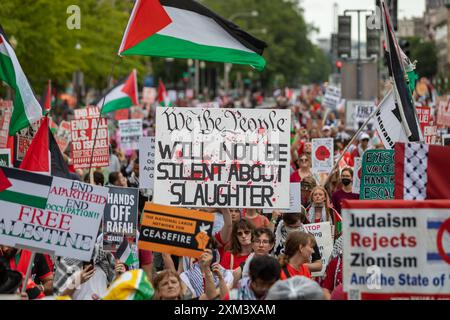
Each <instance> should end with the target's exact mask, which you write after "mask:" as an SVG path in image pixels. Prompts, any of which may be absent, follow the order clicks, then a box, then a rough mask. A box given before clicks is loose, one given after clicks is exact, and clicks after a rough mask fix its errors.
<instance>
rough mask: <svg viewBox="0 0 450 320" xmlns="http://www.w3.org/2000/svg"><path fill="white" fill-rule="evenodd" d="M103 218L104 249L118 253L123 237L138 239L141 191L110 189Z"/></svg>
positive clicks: (134, 189)
mask: <svg viewBox="0 0 450 320" xmlns="http://www.w3.org/2000/svg"><path fill="white" fill-rule="evenodd" d="M108 189H109V192H108V201H107V203H106V205H105V212H104V216H103V249H104V250H108V251H113V252H115V251H117V248H118V247H119V246H120V244H121V243H122V240H123V237H124V236H125V237H127V238H128V240H130V238H132V239H133V238H134V241H133V242H135V240H136V239H135V238H136V233H137V223H138V201H139V189H136V188H120V187H108Z"/></svg>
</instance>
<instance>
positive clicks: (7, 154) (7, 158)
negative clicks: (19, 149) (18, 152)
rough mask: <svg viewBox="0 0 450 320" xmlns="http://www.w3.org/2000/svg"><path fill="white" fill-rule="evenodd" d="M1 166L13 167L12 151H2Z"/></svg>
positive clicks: (0, 152)
mask: <svg viewBox="0 0 450 320" xmlns="http://www.w3.org/2000/svg"><path fill="white" fill-rule="evenodd" d="M0 166H2V167H11V166H12V161H11V149H0Z"/></svg>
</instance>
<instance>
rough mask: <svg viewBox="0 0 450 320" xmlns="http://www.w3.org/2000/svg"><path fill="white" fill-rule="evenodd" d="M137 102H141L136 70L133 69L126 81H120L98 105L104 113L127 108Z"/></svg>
mask: <svg viewBox="0 0 450 320" xmlns="http://www.w3.org/2000/svg"><path fill="white" fill-rule="evenodd" d="M137 104H139V98H138V88H137V76H136V70H133V72H131V74H130V75H129V76H128V78H127V79H126V80H125V81H122V82H120V83H119V84H118V85H116V86H115V87H114V88H112V89H111V90H110V91H109V92H108V93H107V94H106V95H105V96H104V97H103V98H101V99H100V101H99V102H98V103H97V107H98V108H99V109H100V110H101V113H102V114H104V113H108V112H112V111H116V110H120V109H127V108H130V107H131V106H133V105H137ZM102 106H103V108H102Z"/></svg>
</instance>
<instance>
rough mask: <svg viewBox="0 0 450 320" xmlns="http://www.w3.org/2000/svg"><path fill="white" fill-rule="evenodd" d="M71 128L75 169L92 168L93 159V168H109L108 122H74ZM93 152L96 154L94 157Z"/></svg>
mask: <svg viewBox="0 0 450 320" xmlns="http://www.w3.org/2000/svg"><path fill="white" fill-rule="evenodd" d="M97 127H98V131H97V136H96V134H95V131H96V130H97ZM70 128H71V132H72V159H73V165H74V167H75V169H84V168H89V167H91V158H92V167H107V166H108V165H109V142H108V120H107V119H105V118H83V119H78V120H72V121H71V122H70ZM94 140H95V146H94ZM92 152H94V154H93V155H92Z"/></svg>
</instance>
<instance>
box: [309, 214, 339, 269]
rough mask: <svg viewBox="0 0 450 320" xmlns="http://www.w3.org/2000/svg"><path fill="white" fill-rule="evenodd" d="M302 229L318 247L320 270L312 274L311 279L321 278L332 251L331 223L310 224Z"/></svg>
mask: <svg viewBox="0 0 450 320" xmlns="http://www.w3.org/2000/svg"><path fill="white" fill-rule="evenodd" d="M303 227H304V228H305V230H306V231H307V232H309V233H312V234H313V235H314V238H316V242H317V246H318V247H319V251H320V255H321V257H322V270H320V271H317V272H312V273H311V275H312V276H313V277H322V276H323V275H324V274H325V270H326V269H327V264H328V261H329V259H330V256H331V252H332V251H333V237H332V232H331V223H330V222H322V223H311V224H304V225H303Z"/></svg>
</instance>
